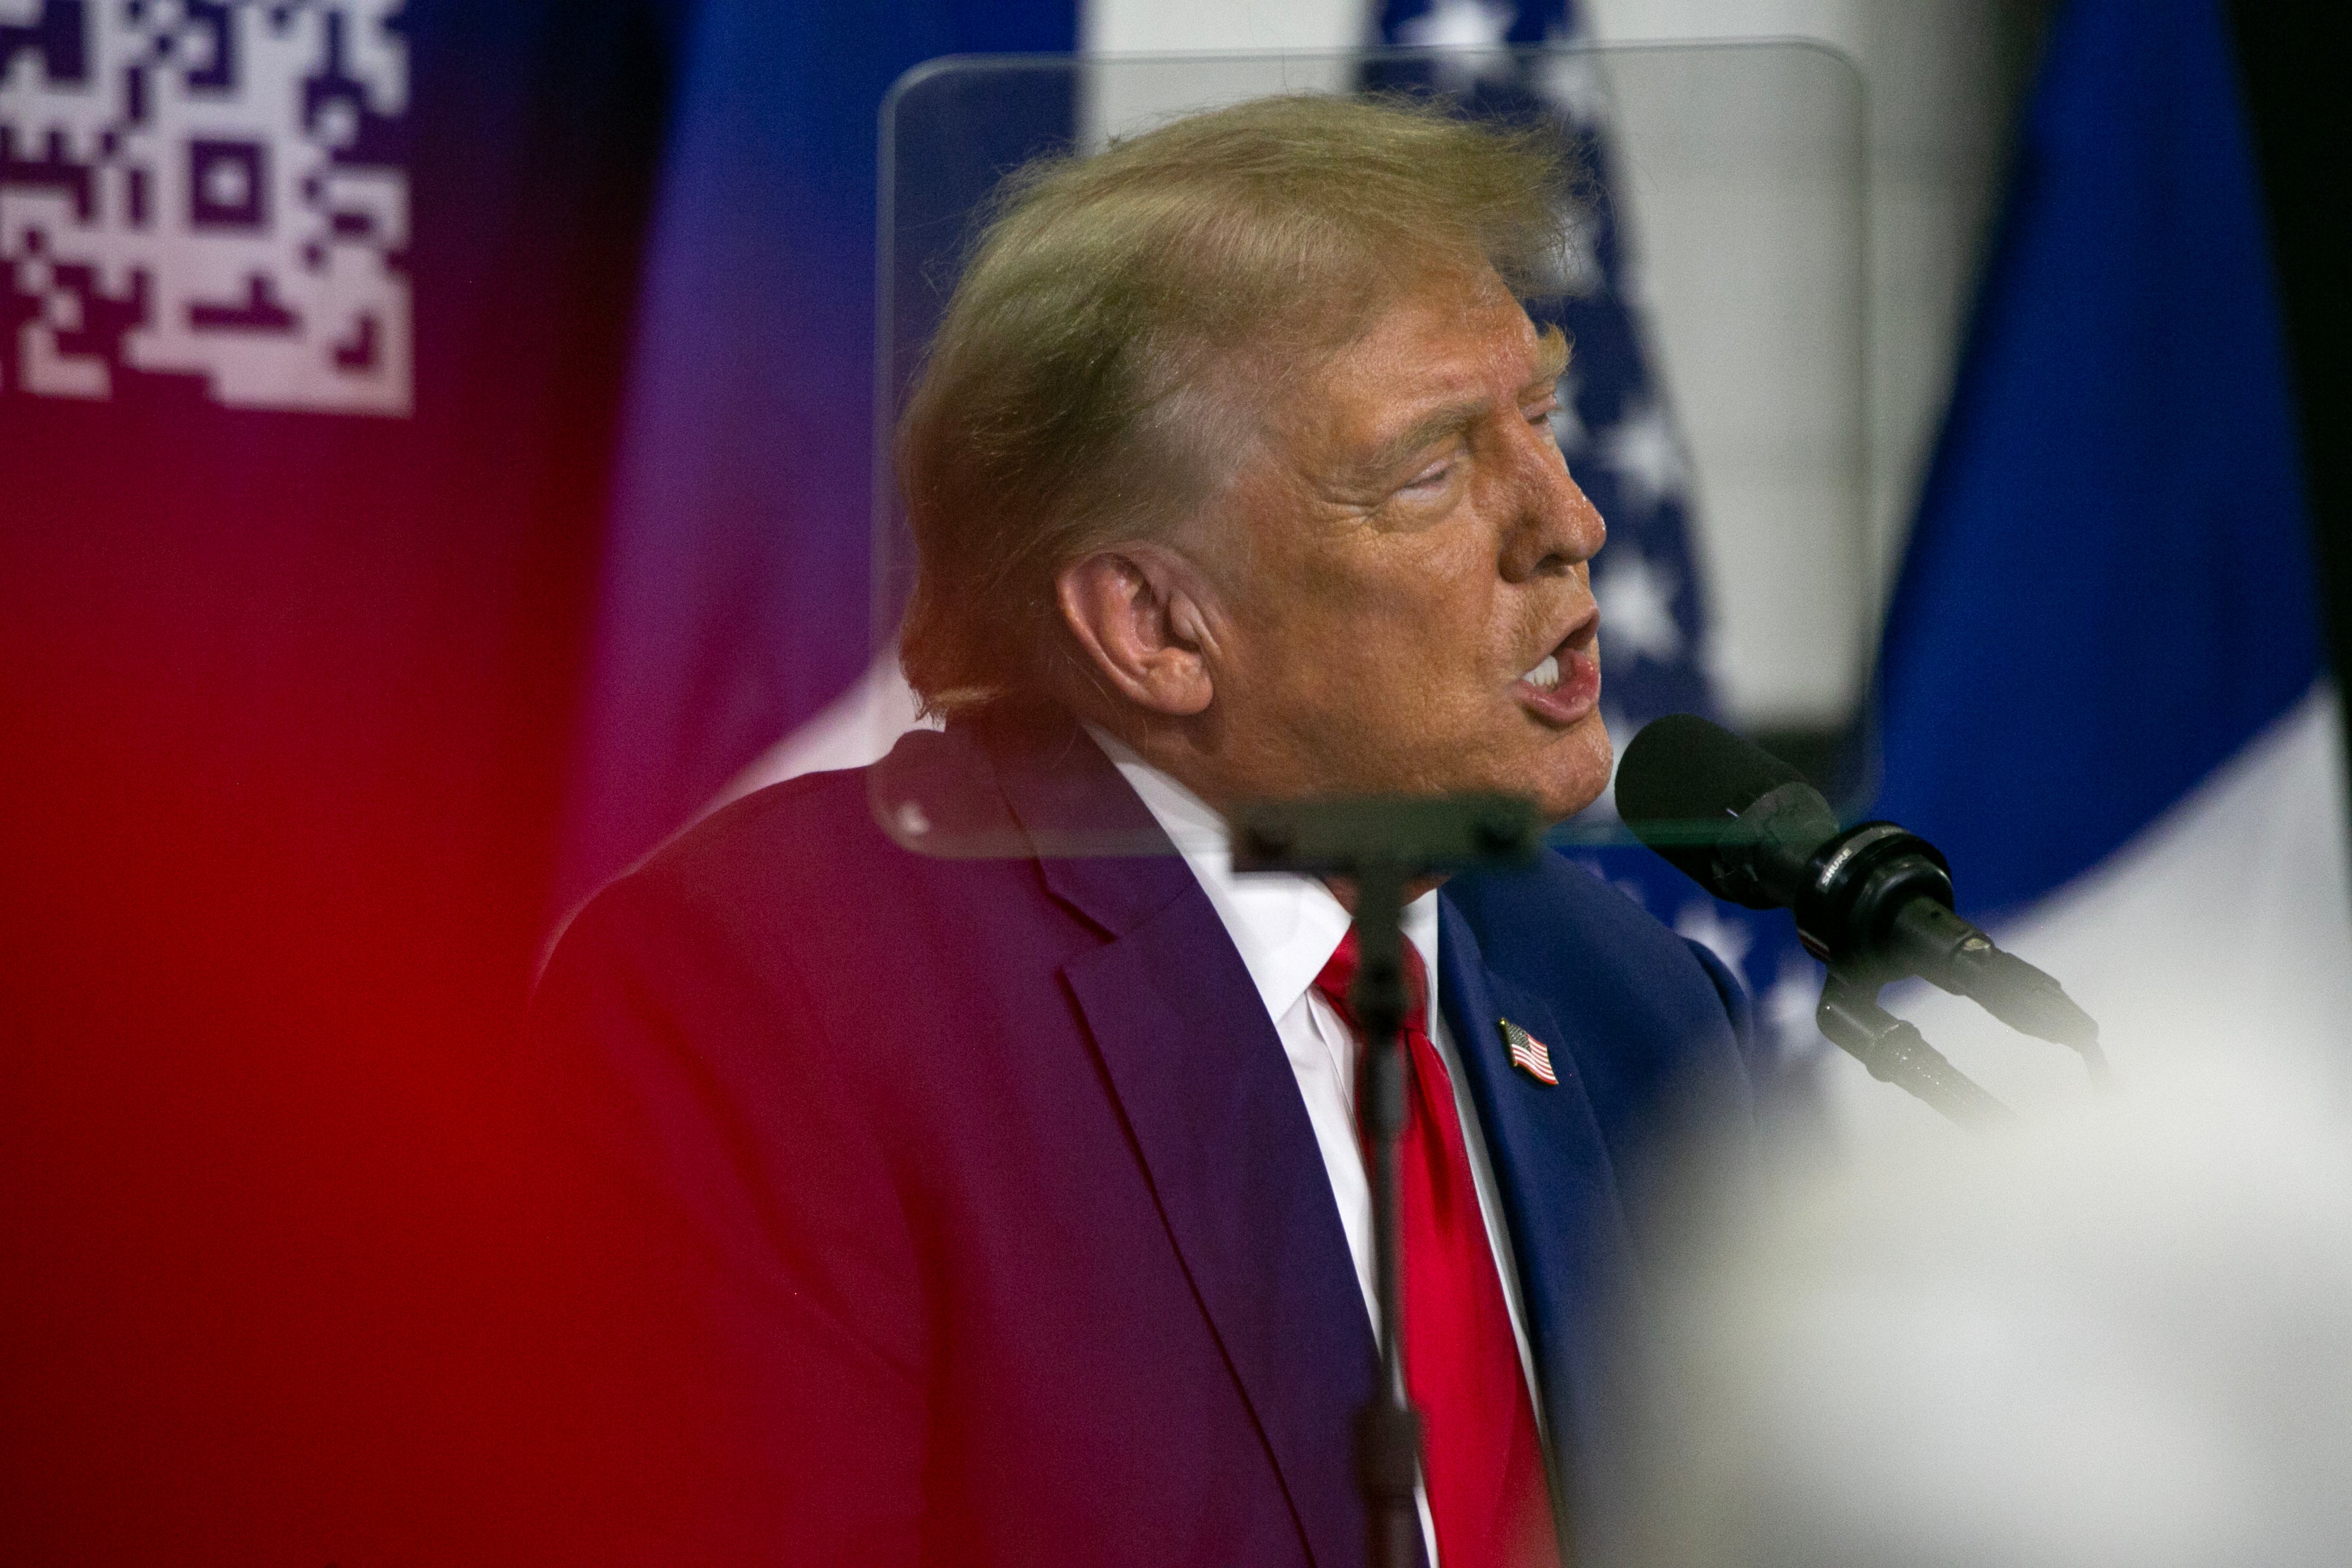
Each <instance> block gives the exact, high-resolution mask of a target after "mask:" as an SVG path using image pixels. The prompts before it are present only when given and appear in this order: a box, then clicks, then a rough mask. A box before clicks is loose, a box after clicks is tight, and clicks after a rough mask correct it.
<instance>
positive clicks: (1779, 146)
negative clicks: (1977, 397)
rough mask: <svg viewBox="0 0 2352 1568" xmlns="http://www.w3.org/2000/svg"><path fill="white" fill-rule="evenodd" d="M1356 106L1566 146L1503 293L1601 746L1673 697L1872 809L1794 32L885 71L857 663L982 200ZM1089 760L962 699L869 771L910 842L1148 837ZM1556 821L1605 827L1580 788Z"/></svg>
mask: <svg viewBox="0 0 2352 1568" xmlns="http://www.w3.org/2000/svg"><path fill="white" fill-rule="evenodd" d="M1362 92H1385V93H1401V94H1404V95H1407V96H1409V97H1414V98H1420V99H1434V100H1439V101H1440V102H1442V103H1443V104H1444V106H1446V107H1447V109H1448V110H1450V111H1453V112H1459V113H1462V114H1465V115H1472V116H1488V117H1495V118H1496V119H1499V120H1502V121H1508V122H1510V123H1512V124H1515V125H1518V126H1523V127H1536V128H1539V129H1540V130H1542V131H1543V132H1545V133H1547V134H1551V135H1556V136H1558V137H1559V142H1560V148H1561V151H1562V152H1563V153H1565V154H1566V166H1567V167H1568V169H1569V170H1570V176H1569V178H1567V179H1566V180H1565V181H1564V182H1563V184H1562V185H1561V188H1560V189H1559V191H1557V192H1556V193H1554V196H1555V199H1556V200H1557V202H1558V203H1559V206H1560V210H1561V212H1562V214H1563V216H1565V218H1566V220H1567V221H1566V223H1565V225H1564V227H1565V230H1566V233H1567V236H1568V242H1567V244H1566V245H1565V246H1564V247H1562V248H1561V249H1560V251H1559V254H1558V255H1557V257H1556V258H1552V262H1551V264H1549V266H1547V267H1546V268H1543V269H1542V273H1543V275H1542V276H1540V277H1538V278H1537V279H1535V280H1534V286H1533V288H1532V289H1531V290H1530V291H1529V292H1528V294H1527V295H1526V296H1525V297H1524V299H1523V300H1522V302H1523V304H1524V305H1525V306H1526V308H1527V310H1528V313H1529V314H1530V316H1531V317H1532V318H1533V319H1534V320H1535V321H1537V322H1538V323H1539V324H1554V323H1556V324H1558V325H1559V327H1560V328H1561V329H1562V330H1563V331H1564V332H1565V333H1566V335H1567V337H1568V338H1569V340H1570V343H1571V354H1570V360H1569V363H1568V366H1567V368H1566V370H1565V372H1564V373H1563V374H1562V375H1561V377H1560V379H1559V385H1558V401H1559V409H1558V412H1557V413H1555V414H1553V415H1552V416H1551V417H1550V421H1549V423H1550V426H1551V430H1552V434H1553V436H1554V437H1555V438H1556V439H1557V440H1558V442H1559V447H1560V448H1561V451H1562V453H1563V454H1564V456H1565V457H1566V459H1567V463H1568V466H1569V469H1570V473H1571V475H1572V476H1573V477H1574V478H1575V479H1576V480H1577V482H1578V484H1579V486H1580V488H1581V489H1583V491H1584V492H1585V493H1586V495H1587V496H1589V497H1590V498H1591V500H1592V502H1593V503H1594V505H1595V506H1596V507H1597V508H1598V509H1599V510H1600V513H1601V517H1602V518H1603V519H1604V520H1605V521H1606V524H1607V528H1608V534H1609V538H1608V542H1607V544H1606V545H1605V546H1604V547H1603V548H1602V549H1601V552H1600V553H1599V554H1598V555H1597V556H1595V557H1594V558H1593V561H1592V563H1591V576H1592V584H1593V590H1594V595H1595V597H1596V598H1597V600H1598V602H1599V605H1600V608H1601V622H1600V636H1599V648H1600V654H1599V658H1600V663H1601V674H1602V685H1601V714H1602V716H1603V719H1604V720H1605V722H1606V724H1607V727H1608V729H1609V731H1610V734H1611V736H1612V741H1613V742H1614V745H1615V749H1616V751H1617V752H1618V753H1619V754H1622V751H1623V748H1624V745H1625V743H1626V742H1627V741H1628V740H1630V738H1631V737H1632V735H1633V732H1634V731H1637V730H1638V729H1639V728H1640V727H1641V726H1642V724H1643V723H1645V722H1646V721H1648V720H1650V719H1652V718H1654V717H1656V716H1658V715H1660V714H1663V713H1666V712H1675V711H1696V712H1699V713H1703V714H1706V715H1707V716H1709V717H1711V718H1715V719H1717V720H1718V721H1722V722H1724V723H1725V724H1727V725H1728V726H1729V727H1731V728H1732V729H1734V730H1736V731H1740V732H1742V733H1744V734H1748V735H1749V736H1751V737H1753V738H1756V739H1759V741H1761V742H1763V743H1765V744H1766V745H1767V746H1768V747H1770V748H1771V749H1773V750H1775V751H1778V752H1780V753H1781V754H1782V755H1784V756H1786V757H1788V759H1789V760H1790V761H1791V762H1792V763H1795V764H1796V765H1797V766H1798V767H1799V768H1801V769H1802V770H1804V771H1805V772H1807V773H1811V775H1812V776H1813V777H1814V778H1815V780H1816V782H1818V783H1820V784H1822V785H1823V786H1824V788H1826V789H1827V790H1828V791H1829V792H1830V793H1831V795H1832V799H1834V800H1837V801H1838V802H1840V803H1841V805H1847V806H1851V805H1854V804H1857V803H1859V802H1860V801H1861V800H1863V799H1864V798H1866V796H1867V794H1868V792H1869V788H1870V786H1871V784H1872V782H1873V779H1872V774H1873V769H1872V766H1871V751H1870V745H1869V733H1870V724H1869V717H1868V705H1867V693H1868V675H1869V668H1870V658H1871V650H1872V647H1873V644H1874V637H1875V634H1876V627H1877V616H1878V604H1877V599H1876V592H1877V584H1878V581H1879V574H1878V571H1877V568H1876V565H1875V563H1874V562H1873V561H1872V559H1871V554H1870V545H1869V537H1870V536H1869V531H1868V527H1867V519H1866V516H1865V509H1866V505H1867V496H1868V485H1867V474H1866V471H1865V468H1866V447H1865V442H1866V432H1865V421H1864V366H1865V364H1866V363H1867V358H1868V343H1867V338H1866V332H1867V313H1866V310H1865V309H1864V301H1865V299H1866V294H1867V288H1868V280H1867V275H1866V252H1867V240H1866V228H1865V224H1866V194H1865V191H1866V187H1865V175H1866V161H1865V149H1864V115H1863V102H1862V86H1861V81H1860V79H1859V77H1858V76H1857V75H1856V73H1855V71H1854V69H1853V66H1852V64H1851V62H1849V61H1848V60H1846V59H1845V58H1843V57H1842V56H1840V55H1838V54H1836V53H1835V52H1834V51H1832V50H1828V49H1825V48H1823V47H1820V46H1818V45H1813V44H1808V43H1795V42H1774V41H1766V42H1758V43H1740V44H1706V45H1672V46H1654V47H1651V46H1605V47H1543V48H1532V49H1497V50H1490V51H1475V52H1459V51H1457V52H1451V53H1433V52H1429V51H1362V52H1356V53H1348V54H1328V55H1302V54H1261V55H1233V56H1180V57H1164V58H1092V59H1074V58H961V59H953V60H947V61H939V62H933V63H931V64H929V65H927V66H924V67H921V68H918V69H917V70H915V71H914V72H911V73H909V75H908V77H907V78H905V79H902V80H901V81H900V82H899V84H898V87H897V88H896V89H894V91H893V92H892V94H891V96H890V98H889V100H888V102H887V105H886V107H885V110H884V114H883V126H882V136H883V142H882V161H881V168H882V175H881V178H882V188H881V233H880V256H881V270H880V277H879V280H878V282H879V319H878V322H877V327H878V332H877V373H878V380H877V400H876V411H875V416H876V422H877V442H876V450H877V475H876V498H877V500H876V510H875V537H874V579H873V581H874V601H873V626H874V630H875V643H876V651H877V658H881V659H883V660H885V661H888V660H891V659H892V658H894V656H895V653H896V650H897V648H898V638H899V633H900V628H901V626H902V624H903V622H904V618H905V616H906V612H907V608H908V603H909V598H910V595H912V594H913V593H914V591H915V588H916V585H917V583H918V581H919V577H920V575H921V574H922V572H923V571H924V566H925V563H924V561H923V557H922V552H921V551H920V550H919V547H918V545H917V542H916V541H915V538H914V536H913V534H912V532H911V531H910V530H909V528H908V521H907V512H906V508H905V505H904V503H903V500H902V498H901V494H900V487H899V485H898V479H897V476H896V474H895V472H894V471H893V469H892V468H891V462H892V456H891V455H892V452H893V448H894V445H895V437H896V433H897V431H898V426H899V423H900V421H901V419H902V417H903V416H904V415H905V413H906V410H907V406H908V401H909V398H910V395H912V393H913V391H914V389H915V388H916V387H917V385H918V384H919V380H920V377H921V376H922V374H923V369H924V364H925V356H926V353H927V351H928V348H929V343H930V342H931V339H932V335H933V333H934V331H936V329H937V328H938V326H939V323H940V320H941V317H942V315H943V313H944V312H945V310H946V309H947V306H948V302H949V300H950V299H951V297H952V296H953V293H954V289H955V287H956V284H957V280H958V279H959V278H960V276H961V271H962V268H963V267H964V264H965V262H966V259H967V258H968V257H969V255H970V254H971V247H972V246H973V245H974V243H975V240H976V237H977V236H978V235H979V234H980V233H981V232H982V228H983V226H984V224H985V222H986V219H987V215H988V214H989V213H990V212H991V211H992V205H991V204H992V199H993V198H994V196H995V194H996V193H997V192H998V191H999V188H1000V182H1002V181H1003V179H1004V178H1005V176H1006V175H1007V174H1010V173H1011V172H1013V171H1014V170H1016V169H1019V168H1021V167H1023V166H1024V164H1026V163H1029V161H1030V160H1032V159H1034V158H1036V157H1039V156H1041V155H1064V156H1066V155H1071V154H1076V155H1085V154H1086V153H1089V152H1092V151H1094V150H1097V149H1099V148H1100V147H1102V146H1103V145H1105V144H1106V143H1107V142H1108V141H1109V140H1110V139H1112V138H1117V137H1126V136H1131V135H1134V134H1137V133H1139V132H1143V131H1147V130H1150V129H1151V128H1152V127H1154V126H1157V125H1160V124H1164V123H1167V122H1169V121H1172V120H1176V119H1180V118H1182V117H1183V116H1186V115H1188V114H1192V113H1195V112H1199V111H1202V110H1209V109H1213V108H1217V107H1220V106H1223V105H1226V104H1231V103H1236V102H1241V101H1244V100H1253V99H1259V98H1265V97H1269V96H1274V95H1280V94H1293V93H1337V94H1346V93H1362ZM1299 385H1300V386H1301V387H1302V388H1308V389H1311V387H1312V385H1313V381H1312V377H1311V376H1310V377H1307V378H1303V379H1302V380H1301V381H1300V383H1299ZM1299 395H1312V393H1311V390H1306V391H1302V392H1301V393H1300V394H1299ZM1278 521H1279V520H1272V521H1268V522H1266V524H1265V525H1266V526H1276V525H1278ZM1256 525H1257V523H1256V521H1255V520H1254V521H1253V526H1256ZM934 570H935V571H937V568H936V567H935V568H934ZM927 587H928V588H929V591H930V592H932V593H934V594H940V595H963V599H962V601H961V602H962V603H963V604H965V605H967V606H970V607H974V608H976V609H977V610H978V611H979V612H980V613H981V615H982V616H983V617H985V616H987V615H988V614H990V613H992V611H994V610H997V609H1002V610H1003V612H1004V613H1005V614H1004V619H1003V625H1005V626H1008V627H1009V626H1014V625H1016V624H1026V625H1034V620H1033V621H1029V622H1023V621H1022V620H1021V616H1020V615H1019V614H1018V610H1019V606H1015V605H990V604H989V603H988V602H987V600H986V594H987V590H985V589H984V588H983V587H982V585H981V584H975V583H970V582H961V583H960V582H951V581H946V580H944V577H943V576H942V577H941V578H940V579H937V580H935V581H934V582H933V583H931V584H928V585H927ZM1030 607H1031V608H1032V609H1034V608H1035V606H1034V604H1033V605H1031V606H1030ZM1007 635H1013V634H1012V633H1009V632H1008V633H1007ZM890 722H891V723H892V724H893V725H894V726H895V724H896V723H897V722H898V721H896V720H892V721H890ZM929 726H930V727H931V728H934V729H937V728H939V727H940V726H939V721H937V720H933V721H929ZM890 739H891V737H888V736H882V735H877V737H875V741H876V744H875V747H874V749H875V750H876V751H877V752H879V751H881V750H883V749H884V744H883V743H884V742H887V741H888V740H890ZM1099 755H1100V749H1099V747H1098V745H1097V742H1096V741H1095V740H1094V739H1091V738H1089V737H1088V736H1087V734H1086V733H1085V732H1084V731H1081V730H1080V729H1078V728H1076V726H1074V725H1071V724H1069V723H1066V722H1061V723H1058V724H1056V723H1052V722H1041V721H1037V720H1036V719H1034V716H1033V717H1028V718H1023V719H1021V720H1020V721H1013V719H1010V718H1008V717H1006V715H1005V712H1004V710H1002V709H999V710H996V711H995V712H994V713H993V715H992V714H991V712H990V710H987V709H985V708H983V709H982V710H980V716H979V717H977V718H971V717H965V718H959V719H957V720H955V721H952V722H950V723H948V724H946V725H945V727H944V732H943V733H940V734H937V735H935V736H932V737H929V738H923V737H917V738H916V739H915V740H913V741H912V742H909V743H908V744H906V745H902V746H900V747H898V750H897V751H896V752H894V753H893V754H892V756H891V758H890V759H889V760H888V761H887V762H886V763H883V764H882V765H880V766H878V767H877V768H876V769H875V770H874V772H873V773H871V774H870V775H869V776H870V778H871V779H872V782H873V803H874V808H875V812H876V815H877V818H878V819H879V820H880V821H881V822H882V823H883V824H884V825H885V826H887V828H888V829H889V831H890V832H891V833H892V834H893V836H894V837H897V838H898V840H899V841H900V842H902V843H904V844H906V845H908V847H915V848H919V849H924V850H927V851H929V852H933V853H940V854H948V855H1023V856H1026V855H1034V854H1040V853H1043V854H1049V855H1052V854H1074V855H1097V854H1128V853H1150V852H1158V851H1162V850H1164V849H1165V847H1166V844H1167V840H1166V838H1165V837H1164V836H1163V835H1162V834H1161V833H1160V831H1159V829H1158V827H1157V826H1155V825H1154V824H1153V823H1152V821H1151V820H1150V817H1149V816H1145V815H1143V814H1141V813H1140V812H1139V811H1138V810H1137V809H1136V807H1135V805H1134V803H1133V802H1132V800H1131V799H1129V798H1127V797H1126V795H1125V794H1124V792H1118V791H1106V790H1103V789H1101V788H1097V787H1092V786H1090V785H1087V784H1085V782H1084V781H1085V780H1087V778H1088V777H1089V776H1091V777H1092V778H1094V779H1095V780H1096V781H1097V784H1098V783H1099V781H1100V779H1101V777H1102V770H1101V767H1100V765H1099V764H1098V763H1097V761H1096V759H1097V757H1098V756H1099ZM1551 837H1553V839H1554V841H1555V842H1559V843H1563V844H1565V843H1574V842H1586V843H1595V842H1612V841H1618V840H1622V839H1623V838H1624V837H1626V836H1625V834H1624V832H1623V829H1622V826H1620V825H1619V824H1618V822H1617V821H1616V818H1615V816H1614V812H1613V808H1612V801H1611V796H1610V795H1609V794H1608V793H1607V792H1604V793H1603V794H1602V795H1601V798H1600V799H1599V800H1598V801H1597V802H1596V803H1595V804H1594V805H1592V806H1591V807H1590V808H1588V809H1586V810H1584V811H1583V812H1580V813H1579V814H1578V815H1577V816H1573V817H1571V818H1570V819H1569V820H1567V821H1565V822H1563V823H1561V824H1559V826H1555V827H1554V828H1553V829H1552V830H1551Z"/></svg>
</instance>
